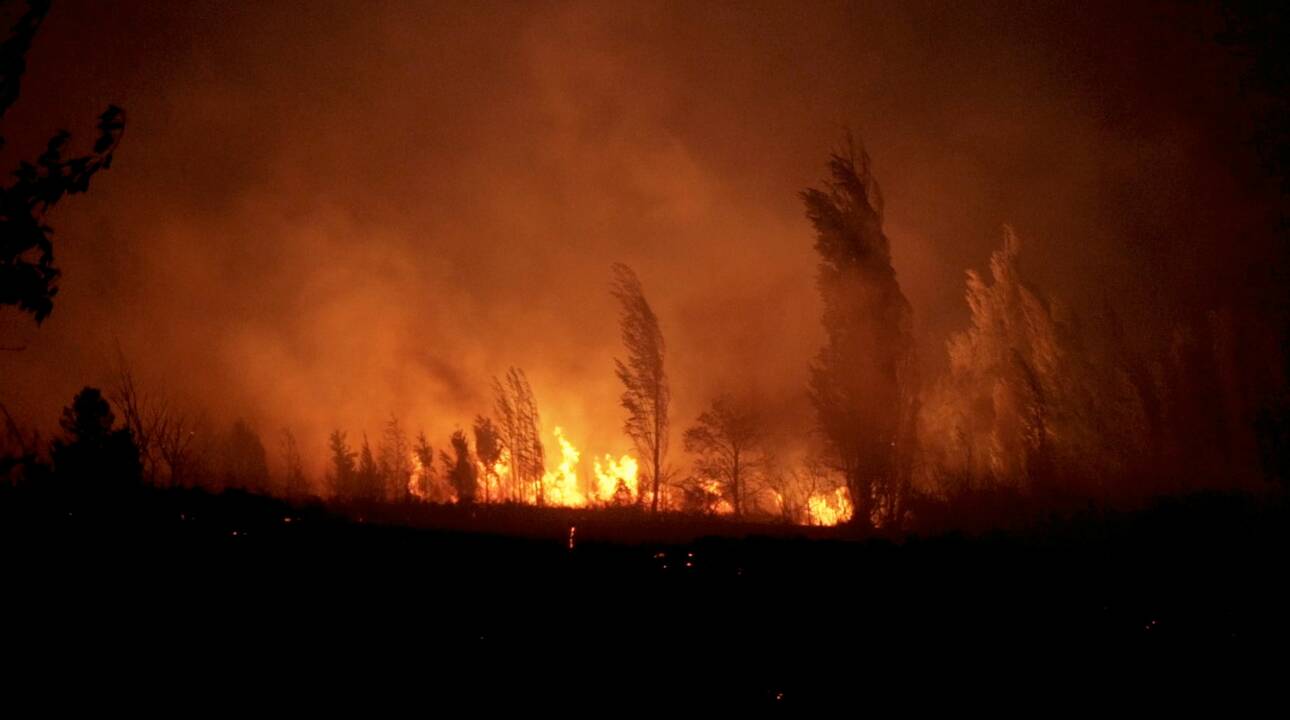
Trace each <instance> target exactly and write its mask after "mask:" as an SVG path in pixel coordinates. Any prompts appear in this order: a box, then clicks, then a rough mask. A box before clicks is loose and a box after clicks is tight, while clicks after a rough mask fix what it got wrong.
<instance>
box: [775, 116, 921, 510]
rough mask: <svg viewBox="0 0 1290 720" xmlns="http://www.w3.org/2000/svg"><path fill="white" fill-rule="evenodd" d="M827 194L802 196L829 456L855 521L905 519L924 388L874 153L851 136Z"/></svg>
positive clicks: (832, 165)
mask: <svg viewBox="0 0 1290 720" xmlns="http://www.w3.org/2000/svg"><path fill="white" fill-rule="evenodd" d="M829 173H830V179H829V180H828V181H827V182H826V183H825V189H824V190H817V189H808V190H806V191H804V192H802V193H801V198H802V201H803V203H804V204H805V206H806V216H807V218H808V219H809V220H810V221H811V225H812V226H813V227H814V228H815V236H816V240H815V249H816V251H817V252H818V253H819V256H820V267H819V276H818V285H819V290H820V297H821V299H822V300H823V301H824V315H823V322H824V331H825V334H826V336H827V341H826V343H825V346H824V347H823V348H822V349H821V350H820V353H819V355H818V356H817V357H816V360H815V362H814V364H813V365H812V367H811V399H812V401H813V403H814V405H815V409H816V413H817V415H818V418H819V424H820V429H821V430H822V431H823V434H824V437H825V439H826V441H827V443H828V449H829V451H830V452H829V455H830V457H831V459H832V460H833V462H835V463H836V465H837V468H838V470H840V471H841V472H842V473H843V474H844V475H845V476H846V479H847V487H848V489H849V491H850V493H851V498H852V500H851V501H852V503H853V504H854V506H855V510H856V511H855V514H854V516H853V521H854V522H856V523H858V524H860V525H867V524H869V523H870V521H871V520H870V519H871V517H872V516H873V514H874V511H875V510H879V511H881V512H882V514H883V515H885V516H886V517H888V518H890V519H892V520H895V521H898V520H899V518H900V514H901V508H900V505H901V501H902V499H903V497H904V495H905V492H906V489H907V487H908V482H909V464H910V462H911V459H912V450H913V448H912V447H911V445H912V443H913V439H914V432H913V431H914V420H915V417H916V415H917V406H916V403H917V396H918V381H917V374H916V370H917V368H916V364H915V361H914V342H913V338H912V335H911V322H912V321H911V310H910V306H909V302H908V301H907V300H906V299H905V295H904V293H902V292H901V289H900V284H899V283H898V282H897V281H896V271H895V270H894V269H893V268H892V264H891V247H890V243H889V242H888V240H887V236H886V235H884V234H883V229H882V217H883V202H882V194H881V193H880V191H879V189H878V183H877V181H876V180H875V179H874V177H873V175H872V173H871V171H870V162H869V156H868V154H867V153H865V152H864V150H863V149H861V150H860V152H859V155H858V156H857V154H856V150H855V148H854V146H853V145H852V143H851V140H850V137H848V139H847V146H846V147H845V148H844V149H843V151H841V152H839V153H834V154H833V155H832V156H831V158H830V160H829Z"/></svg>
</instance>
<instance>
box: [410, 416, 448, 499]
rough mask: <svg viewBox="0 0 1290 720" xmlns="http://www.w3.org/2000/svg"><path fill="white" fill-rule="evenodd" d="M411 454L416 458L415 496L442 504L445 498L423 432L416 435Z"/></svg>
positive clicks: (432, 455) (432, 453)
mask: <svg viewBox="0 0 1290 720" xmlns="http://www.w3.org/2000/svg"><path fill="white" fill-rule="evenodd" d="M412 453H413V454H414V455H416V458H417V465H418V467H417V476H416V480H415V482H416V487H417V496H418V497H419V498H420V499H422V500H427V501H435V502H442V501H444V500H446V499H447V497H446V496H445V495H444V494H443V492H442V491H441V488H440V486H441V483H439V482H438V478H437V477H436V475H435V471H434V449H433V448H431V447H430V441H429V440H428V439H427V438H426V434H425V431H422V432H419V433H417V442H416V444H415V445H413V446H412Z"/></svg>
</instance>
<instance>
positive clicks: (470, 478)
mask: <svg viewBox="0 0 1290 720" xmlns="http://www.w3.org/2000/svg"><path fill="white" fill-rule="evenodd" d="M451 443H452V450H453V454H452V455H449V454H448V453H445V452H440V453H439V459H440V460H441V461H442V462H443V467H444V471H445V473H446V474H447V475H448V482H450V483H451V484H452V488H453V490H455V491H456V493H457V502H458V503H461V504H464V505H468V504H470V503H473V502H475V489H476V480H477V479H478V477H479V475H478V471H477V470H476V469H475V463H473V462H472V461H471V459H470V441H469V440H467V439H466V433H464V432H462V431H461V430H458V431H456V432H454V433H453V434H452V438H451Z"/></svg>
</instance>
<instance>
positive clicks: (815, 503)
mask: <svg viewBox="0 0 1290 720" xmlns="http://www.w3.org/2000/svg"><path fill="white" fill-rule="evenodd" d="M806 511H807V513H808V514H809V515H810V523H811V524H812V525H837V524H838V523H843V522H846V521H847V520H850V519H851V513H852V507H851V498H850V497H848V496H847V489H846V488H844V487H840V488H837V489H836V490H834V491H833V492H832V493H817V494H812V495H811V497H810V499H808V500H807V503H806Z"/></svg>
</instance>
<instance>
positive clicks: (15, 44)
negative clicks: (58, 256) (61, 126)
mask: <svg viewBox="0 0 1290 720" xmlns="http://www.w3.org/2000/svg"><path fill="white" fill-rule="evenodd" d="M49 6H50V4H49V2H48V0H28V3H27V7H28V10H27V12H26V14H24V15H23V16H22V17H21V18H19V20H18V22H17V23H16V24H15V25H14V27H13V29H12V35H10V37H9V38H8V39H6V40H5V41H4V42H3V43H0V118H3V117H4V114H5V113H6V112H7V111H8V110H9V108H10V107H11V106H12V105H13V103H14V102H15V101H16V100H17V99H18V90H19V84H20V81H21V79H22V75H23V72H24V71H25V70H26V55H27V50H28V49H29V48H30V47H31V41H32V38H33V37H34V36H35V34H36V31H37V30H38V29H39V28H40V24H41V22H42V21H43V20H44V19H45V15H46V14H47V13H48V12H49ZM98 130H99V138H98V140H97V141H96V142H95V143H94V149H93V151H92V152H91V153H90V154H88V155H82V156H79V157H70V158H68V157H64V153H65V152H66V150H67V144H68V140H70V138H71V135H70V133H68V132H67V131H66V130H60V131H58V133H57V134H55V135H54V137H53V138H51V139H50V141H49V143H48V144H47V145H46V147H45V152H43V153H41V155H40V157H38V158H37V159H36V162H35V164H32V163H29V162H25V161H24V162H22V163H20V164H19V166H18V169H17V171H15V172H14V173H13V176H14V181H13V183H12V184H10V185H8V186H6V187H3V188H0V306H6V305H12V306H15V307H17V309H18V310H19V311H21V312H27V313H31V315H32V317H34V318H35V320H36V322H37V323H38V324H39V323H40V322H42V321H44V319H45V318H46V317H47V316H48V315H49V313H50V312H51V311H52V310H53V308H54V296H55V295H56V294H57V293H58V287H57V281H58V276H59V271H58V268H57V267H55V265H54V247H53V243H52V242H51V241H50V235H51V234H52V233H53V230H52V229H51V228H50V226H49V225H48V224H47V223H46V222H45V217H46V215H47V214H48V213H49V211H50V210H51V209H53V207H54V206H55V205H57V204H58V202H59V201H60V200H62V199H63V197H64V196H66V195H73V194H76V193H82V192H85V191H86V190H88V189H89V186H90V179H91V178H92V177H93V176H94V175H95V173H97V172H98V171H100V170H106V169H107V168H109V167H111V166H112V154H113V152H115V150H116V147H117V144H118V143H119V142H120V141H121V134H122V132H124V130H125V113H124V112H123V111H122V110H121V108H119V107H117V106H115V105H110V106H108V109H107V110H105V111H104V112H103V114H102V115H100V116H99V122H98ZM2 145H3V138H0V146H2Z"/></svg>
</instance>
